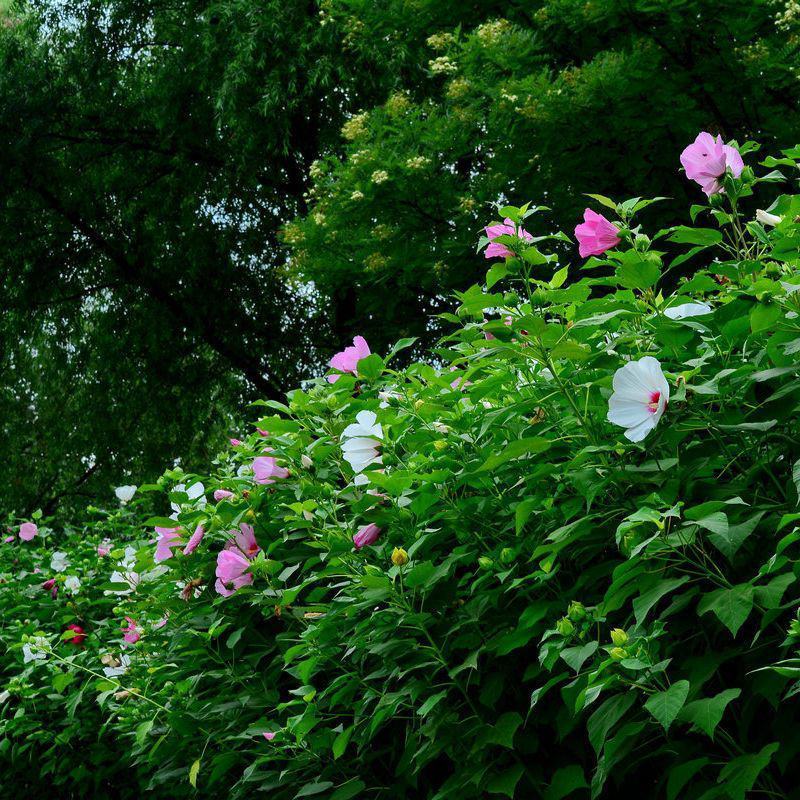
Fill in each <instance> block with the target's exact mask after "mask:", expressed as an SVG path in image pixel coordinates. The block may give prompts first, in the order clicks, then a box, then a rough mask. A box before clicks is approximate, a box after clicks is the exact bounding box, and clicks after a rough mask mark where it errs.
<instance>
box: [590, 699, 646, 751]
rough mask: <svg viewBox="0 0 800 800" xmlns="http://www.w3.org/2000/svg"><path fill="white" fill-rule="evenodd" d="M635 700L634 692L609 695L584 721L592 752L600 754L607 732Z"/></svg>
mask: <svg viewBox="0 0 800 800" xmlns="http://www.w3.org/2000/svg"><path fill="white" fill-rule="evenodd" d="M635 702H636V695H635V693H634V692H626V693H624V694H615V695H614V696H613V697H609V699H608V700H606V701H605V702H604V703H603V704H602V705H601V706H600V707H599V708H598V709H597V710H596V711H595V712H594V713H593V714H592V715H591V716H590V717H589V719H588V720H587V721H586V733H587V735H588V737H589V743H590V744H591V745H592V747H593V748H594V752H595V753H596V754H597V755H600V752H601V751H602V749H603V745H604V744H605V741H606V738H607V737H608V732H609V731H610V730H611V729H612V728H613V727H614V726H615V725H616V724H617V723H618V722H619V721H620V720H621V719H622V718H623V717H624V716H625V714H626V713H627V711H628V709H630V707H631V706H632V705H633V704H634V703H635Z"/></svg>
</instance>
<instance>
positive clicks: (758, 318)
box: [750, 303, 781, 333]
mask: <svg viewBox="0 0 800 800" xmlns="http://www.w3.org/2000/svg"><path fill="white" fill-rule="evenodd" d="M780 316H781V307H780V306H779V305H778V304H777V303H759V304H758V305H756V306H754V308H753V310H752V311H751V312H750V330H751V331H753V333H760V332H761V331H766V330H768V329H769V328H771V327H772V326H773V325H774V324H775V323H776V322H777V321H778V319H779V318H780Z"/></svg>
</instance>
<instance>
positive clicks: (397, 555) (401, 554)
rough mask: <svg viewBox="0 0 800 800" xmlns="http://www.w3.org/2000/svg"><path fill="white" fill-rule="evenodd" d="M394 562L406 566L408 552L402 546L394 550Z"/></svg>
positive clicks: (398, 565)
mask: <svg viewBox="0 0 800 800" xmlns="http://www.w3.org/2000/svg"><path fill="white" fill-rule="evenodd" d="M392 564H394V565H395V566H396V567H404V566H405V565H406V564H408V553H406V551H405V550H403V548H402V547H395V549H394V550H392Z"/></svg>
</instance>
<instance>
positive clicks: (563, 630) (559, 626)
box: [556, 617, 575, 636]
mask: <svg viewBox="0 0 800 800" xmlns="http://www.w3.org/2000/svg"><path fill="white" fill-rule="evenodd" d="M556 630H557V631H558V632H559V633H560V634H561V635H562V636H570V635H571V634H573V633H575V626H574V625H573V624H572V622H570V620H569V618H568V617H561V619H560V620H558V622H556Z"/></svg>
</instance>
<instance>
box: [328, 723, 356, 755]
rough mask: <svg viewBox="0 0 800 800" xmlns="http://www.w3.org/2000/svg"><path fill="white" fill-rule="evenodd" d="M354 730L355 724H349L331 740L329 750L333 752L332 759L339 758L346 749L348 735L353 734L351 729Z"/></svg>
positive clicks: (348, 739)
mask: <svg viewBox="0 0 800 800" xmlns="http://www.w3.org/2000/svg"><path fill="white" fill-rule="evenodd" d="M354 730H355V726H354V725H351V726H350V727H349V728H345V729H344V730H343V731H342V732H341V733H340V734H338V735H337V737H336V738H335V739H334V740H333V744H332V745H331V752H332V753H333V760H334V761H335V760H336V759H337V758H341V756H342V754H343V753H344V751H345V750H346V749H347V744H348V742H349V741H350V737H351V736H352V735H353V731H354Z"/></svg>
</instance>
